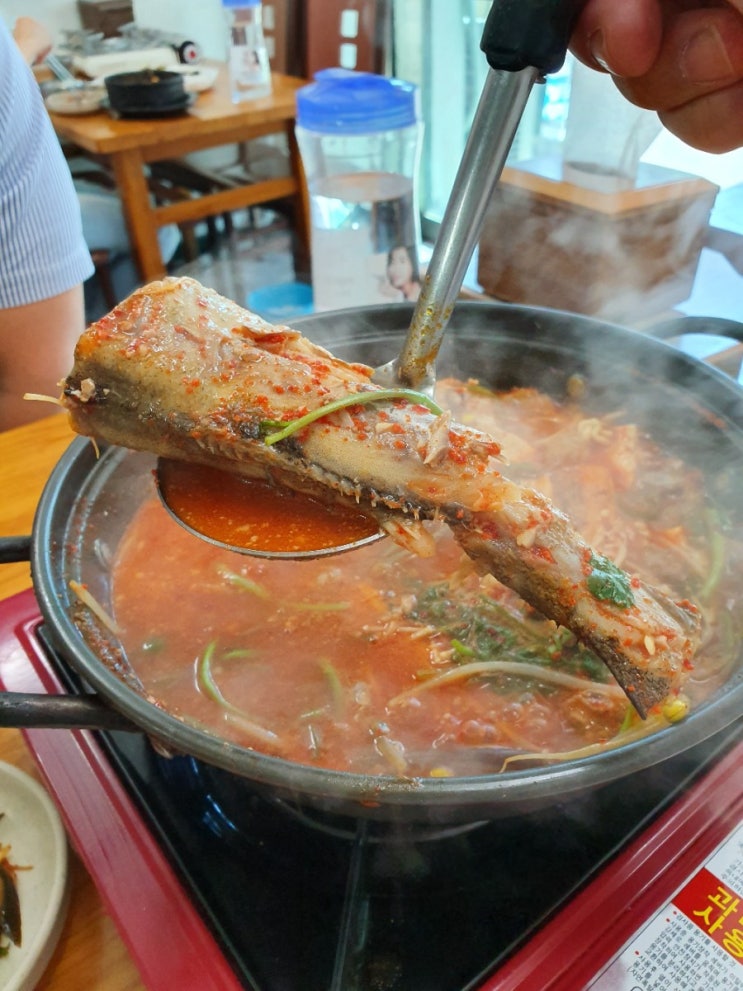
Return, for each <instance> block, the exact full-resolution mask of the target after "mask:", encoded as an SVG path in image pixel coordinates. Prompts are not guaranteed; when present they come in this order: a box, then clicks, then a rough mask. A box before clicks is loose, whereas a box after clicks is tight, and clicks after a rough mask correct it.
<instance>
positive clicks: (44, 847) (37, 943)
mask: <svg viewBox="0 0 743 991" xmlns="http://www.w3.org/2000/svg"><path fill="white" fill-rule="evenodd" d="M0 812H2V813H3V816H2V818H1V819H0V843H2V844H4V845H5V844H9V845H10V848H11V850H10V857H9V859H10V861H11V863H13V864H15V865H16V866H18V867H29V868H30V870H22V871H18V873H17V875H16V887H17V890H18V899H19V902H20V907H21V926H22V943H21V946H14V945H12V944H11V946H10V948H9V950H8V953H7V955H6V956H4V957H0V991H33V988H35V987H36V985H37V983H38V981H39V979H40V978H41V975H42V974H43V972H44V970H45V969H46V967H47V964H48V963H49V960H50V959H51V956H52V953H53V952H54V948H55V946H56V945H57V940H58V939H59V934H60V932H61V930H62V925H63V923H64V918H65V912H66V908H67V855H68V849H67V836H66V834H65V830H64V826H63V825H62V820H61V819H60V817H59V813H58V812H57V809H56V807H55V805H54V802H53V801H52V799H51V798H50V796H49V794H48V793H47V791H46V790H45V789H44V788H43V787H42V786H41V785H40V784H39V783H38V782H37V781H36V780H35V779H34V778H31V777H29V775H27V774H24V773H23V771H20V770H18V768H17V767H14V766H13V765H12V764H5V763H3V762H0Z"/></svg>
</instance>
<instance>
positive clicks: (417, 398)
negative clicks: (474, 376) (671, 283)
mask: <svg viewBox="0 0 743 991" xmlns="http://www.w3.org/2000/svg"><path fill="white" fill-rule="evenodd" d="M392 399H407V400H408V402H411V403H418V404H419V405H421V406H425V407H426V409H428V410H430V411H431V413H434V414H435V415H436V416H441V414H442V413H443V412H444V411H443V410H442V409H441V407H440V406H438V405H437V404H436V403H435V402H434V401H433V399H430V398H429V397H428V396H426V395H424V394H423V393H422V392H416V391H415V390H414V389H376V390H374V391H370V392H353V393H350V394H349V395H348V396H341V398H340V399H334V400H333V401H332V402H330V403H327V405H325V406H320V407H318V409H313V410H312V411H311V412H309V413H305V415H304V416H300V417H298V418H297V419H296V420H289V421H288V422H287V421H284V420H263V421H262V423H261V428H262V429H263V430H273V433H267V434H266V435H265V437H264V438H263V439H264V441H265V442H266V444H269V445H271V444H278V442H279V441H280V440H286V438H287V437H291V435H292V434H295V433H297V432H298V431H299V430H302V429H303V428H304V427H307V426H309V425H310V424H311V423H314V422H315V420H320V419H322V418H323V417H325V416H330V414H331V413H335V412H337V411H338V410H339V409H345V408H346V407H347V406H359V405H362V406H363V405H366V404H368V403H379V402H386V401H389V400H392ZM275 427H279V428H280V429H278V430H275V429H274V428H275Z"/></svg>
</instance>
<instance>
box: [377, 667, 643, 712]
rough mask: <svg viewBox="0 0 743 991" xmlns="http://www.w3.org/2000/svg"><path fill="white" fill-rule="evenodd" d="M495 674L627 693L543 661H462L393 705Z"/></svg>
mask: <svg viewBox="0 0 743 991" xmlns="http://www.w3.org/2000/svg"><path fill="white" fill-rule="evenodd" d="M494 674H509V675H515V676H516V677H519V678H533V679H534V680H535V681H541V682H546V683H547V684H551V685H560V686H561V687H563V688H576V689H584V690H588V691H592V692H598V693H600V694H601V695H611V696H613V697H615V698H623V697H624V692H623V690H622V689H621V688H620V687H619V685H613V684H602V683H601V682H595V681H589V680H588V679H587V678H577V677H575V675H572V674H565V672H563V671H552V670H550V669H549V668H545V667H542V665H540V664H527V663H525V662H522V661H473V662H471V663H470V664H460V665H458V667H456V668H453V669H452V670H450V671H444V672H442V673H441V674H438V675H435V676H434V677H433V678H429V679H428V681H424V682H421V684H420V685H416V686H415V688H409V689H408V690H407V691H405V692H401V693H400V694H399V695H396V696H395V697H394V698H393V699H390V702H389V705H397V703H398V702H402V701H403V699H406V698H410V697H411V696H414V695H418V694H420V693H421V692H426V691H428V690H429V689H431V688H440V687H441V686H442V685H451V684H453V683H454V682H457V681H465V680H467V679H468V678H473V677H477V676H480V677H482V676H487V675H494Z"/></svg>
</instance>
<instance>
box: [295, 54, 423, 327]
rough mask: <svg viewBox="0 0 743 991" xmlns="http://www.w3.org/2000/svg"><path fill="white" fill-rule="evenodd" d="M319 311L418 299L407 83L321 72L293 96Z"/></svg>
mask: <svg viewBox="0 0 743 991" xmlns="http://www.w3.org/2000/svg"><path fill="white" fill-rule="evenodd" d="M296 134H297V141H298V144H299V148H300V152H301V155H302V164H303V166H304V170H305V174H306V176H307V184H308V190H309V198H310V211H311V230H312V290H313V297H314V306H315V309H316V310H332V309H342V308H343V307H347V306H364V305H370V304H373V303H389V302H391V301H396V300H399V301H403V300H406V299H408V300H413V299H416V298H417V296H418V293H419V292H420V273H419V268H418V264H419V263H418V255H419V246H420V217H419V211H418V196H417V188H416V187H417V172H418V166H419V161H420V147H421V135H422V125H421V123H420V115H419V112H418V91H417V87H415V86H414V85H412V84H411V83H406V82H403V81H401V80H399V79H389V78H386V77H384V76H377V75H374V74H372V73H365V72H353V71H350V70H347V69H325V70H323V71H322V72H318V73H317V74H316V76H315V81H314V82H313V83H311V84H310V85H309V86H305V87H303V88H302V89H300V90H299V92H298V94H297V125H296Z"/></svg>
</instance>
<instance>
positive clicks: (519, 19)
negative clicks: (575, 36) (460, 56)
mask: <svg viewBox="0 0 743 991" xmlns="http://www.w3.org/2000/svg"><path fill="white" fill-rule="evenodd" d="M586 2H587V0H495V2H494V3H493V6H492V7H491V9H490V13H489V14H488V19H487V21H486V22H485V30H484V32H483V36H482V41H481V42H480V48H481V49H482V51H483V52H485V56H486V57H487V60H488V63H489V64H490V67H491V68H492V69H505V70H506V71H507V72H518V71H520V70H521V69H526V68H528V67H529V66H532V67H533V68H535V69H538V70H539V71H540V72H541V73H542V75H547V73H549V72H556V71H557V70H558V69H559V68H560V66H561V65H562V64H563V62H564V61H565V55H566V54H567V50H568V45H569V43H570V36H571V34H572V33H573V29H574V27H575V25H576V23H577V21H578V18H579V16H580V14H581V11H582V10H583V8H584V7H585V5H586Z"/></svg>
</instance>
